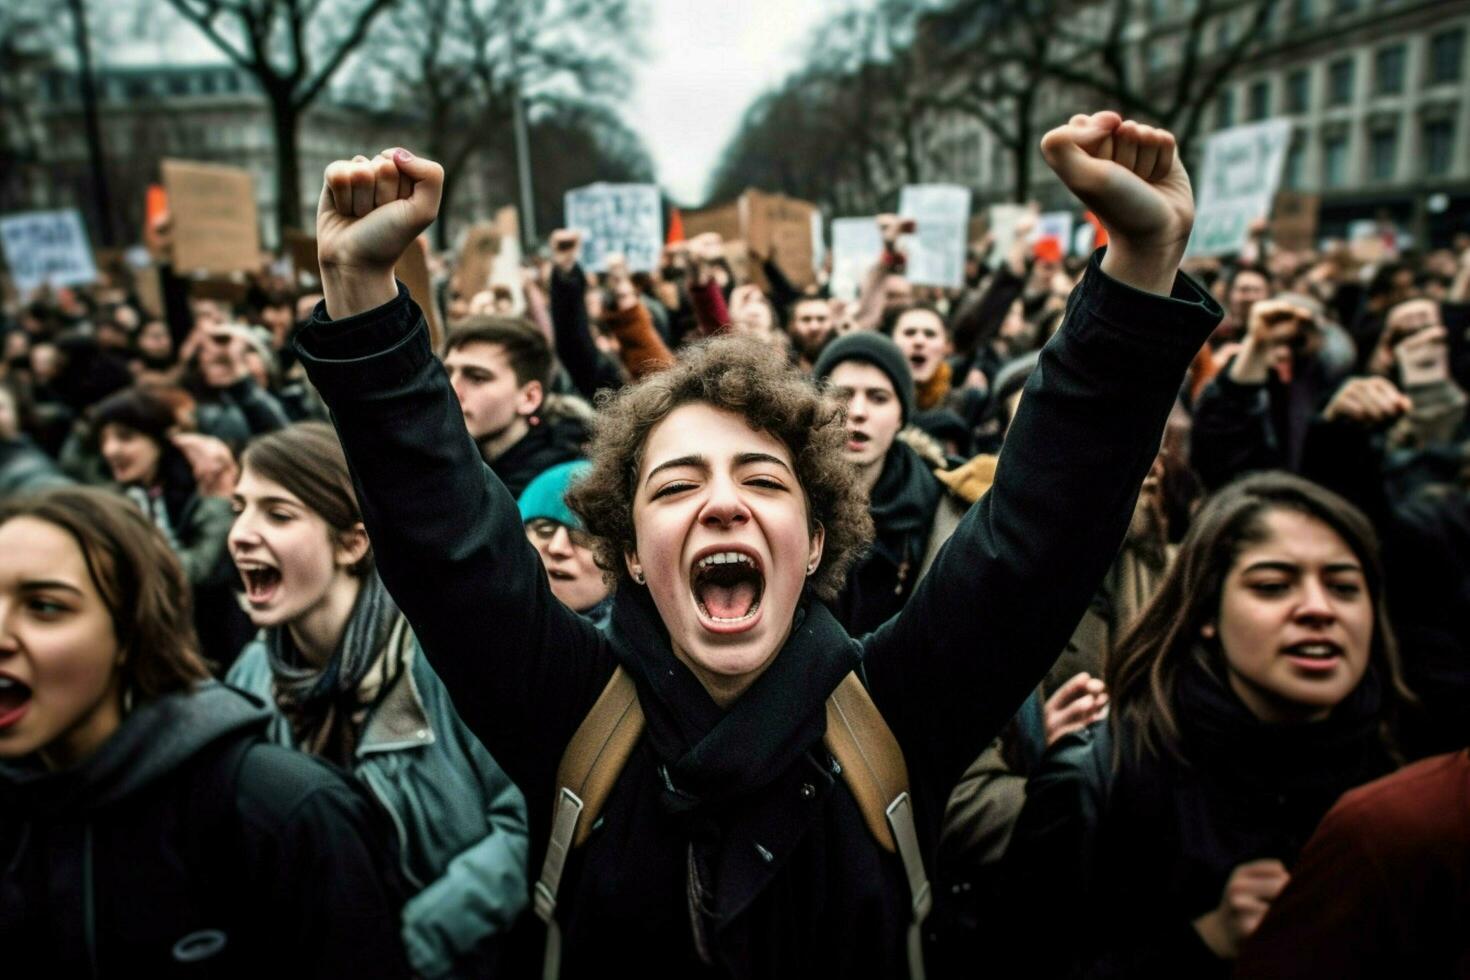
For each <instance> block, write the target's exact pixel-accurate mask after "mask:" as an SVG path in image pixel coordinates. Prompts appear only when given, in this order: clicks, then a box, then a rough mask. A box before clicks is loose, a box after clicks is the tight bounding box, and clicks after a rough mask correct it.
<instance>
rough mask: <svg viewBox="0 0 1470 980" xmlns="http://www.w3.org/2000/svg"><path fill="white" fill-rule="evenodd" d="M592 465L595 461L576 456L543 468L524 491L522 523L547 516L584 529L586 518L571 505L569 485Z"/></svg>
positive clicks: (572, 526) (522, 493)
mask: <svg viewBox="0 0 1470 980" xmlns="http://www.w3.org/2000/svg"><path fill="white" fill-rule="evenodd" d="M590 469H592V464H591V463H589V462H587V460H585V459H574V460H572V461H571V462H570V463H558V464H557V465H556V466H553V467H551V468H550V469H548V470H542V471H541V473H539V474H537V476H536V478H535V479H534V480H532V481H531V482H530V483H528V484H526V489H524V490H522V491H521V499H520V501H519V503H520V507H521V523H522V524H524V523H526V522H527V521H534V520H536V519H538V518H543V517H544V518H549V519H550V520H553V521H556V522H557V523H558V524H565V525H566V526H567V527H571V528H577V529H578V530H580V529H581V527H582V519H581V518H580V517H578V516H577V515H576V514H575V513H573V512H572V509H571V508H570V507H568V506H567V488H568V487H570V486H571V485H572V481H573V480H575V479H577V478H578V477H579V476H581V475H582V474H583V473H586V472H587V471H588V470H590Z"/></svg>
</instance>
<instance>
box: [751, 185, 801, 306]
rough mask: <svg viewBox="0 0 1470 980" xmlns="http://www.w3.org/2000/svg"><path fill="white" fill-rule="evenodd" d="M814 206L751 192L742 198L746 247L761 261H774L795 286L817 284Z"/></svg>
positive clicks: (775, 195)
mask: <svg viewBox="0 0 1470 980" xmlns="http://www.w3.org/2000/svg"><path fill="white" fill-rule="evenodd" d="M816 211H817V208H816V205H814V204H809V203H807V202H806V201H799V200H797V199H796V198H794V197H785V196H783V195H780V194H766V193H764V192H762V191H758V190H753V189H752V190H748V191H746V192H745V193H744V194H742V195H740V215H741V218H742V220H743V223H744V226H745V244H746V246H747V247H748V248H749V249H750V253H751V255H753V256H755V257H756V258H757V259H759V260H761V261H765V260H767V259H774V260H775V262H776V266H777V268H779V269H780V270H781V274H782V275H784V276H785V277H786V278H787V280H788V281H790V283H791V284H792V285H793V286H796V287H798V288H801V287H805V286H810V285H811V284H812V283H814V282H816V272H815V269H814V263H813V261H812V259H813V254H812V215H813V214H814V213H816Z"/></svg>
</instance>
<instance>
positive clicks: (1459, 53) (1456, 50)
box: [1429, 28, 1465, 85]
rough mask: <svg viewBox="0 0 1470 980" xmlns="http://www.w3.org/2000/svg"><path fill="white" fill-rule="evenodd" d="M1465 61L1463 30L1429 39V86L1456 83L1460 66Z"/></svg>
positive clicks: (1458, 78) (1447, 32) (1446, 32)
mask: <svg viewBox="0 0 1470 980" xmlns="http://www.w3.org/2000/svg"><path fill="white" fill-rule="evenodd" d="M1464 60H1465V31H1464V29H1463V28H1460V29H1457V30H1453V31H1445V32H1444V33H1443V34H1436V35H1434V37H1432V38H1430V39H1429V84H1430V85H1444V84H1446V83H1449V82H1458V81H1459V80H1460V74H1461V68H1460V66H1461V64H1462V63H1463V62H1464Z"/></svg>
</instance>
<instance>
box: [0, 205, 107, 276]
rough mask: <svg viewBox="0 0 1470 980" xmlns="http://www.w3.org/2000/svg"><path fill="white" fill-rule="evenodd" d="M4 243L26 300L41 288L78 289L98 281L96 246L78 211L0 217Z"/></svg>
mask: <svg viewBox="0 0 1470 980" xmlns="http://www.w3.org/2000/svg"><path fill="white" fill-rule="evenodd" d="M0 244H3V245H4V248H5V264H6V265H8V266H9V267H10V278H11V279H12V280H13V281H14V282H15V288H16V289H17V290H18V291H19V292H20V294H21V296H23V297H24V296H26V295H27V294H29V293H30V292H31V291H33V290H35V289H37V288H39V287H41V286H46V285H50V286H77V285H81V284H82V283H89V282H95V281H96V279H97V267H96V265H95V264H93V262H92V244H91V242H89V241H88V240H87V230H86V229H85V228H83V227H82V216H81V215H79V214H78V213H77V212H76V211H75V210H70V211H22V212H20V213H18V214H7V215H5V216H3V217H0Z"/></svg>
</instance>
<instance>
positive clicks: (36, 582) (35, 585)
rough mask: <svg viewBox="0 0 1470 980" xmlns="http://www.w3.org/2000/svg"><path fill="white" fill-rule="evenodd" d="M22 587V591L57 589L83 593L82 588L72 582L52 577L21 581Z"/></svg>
mask: <svg viewBox="0 0 1470 980" xmlns="http://www.w3.org/2000/svg"><path fill="white" fill-rule="evenodd" d="M20 588H21V591H22V592H43V591H46V590H51V589H56V590H60V591H62V592H75V593H76V594H77V595H82V594H83V593H82V590H81V589H79V588H77V587H76V586H75V585H72V584H71V583H70V582H63V581H61V580H59V579H51V578H42V579H26V580H25V581H23V582H21V583H20Z"/></svg>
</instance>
